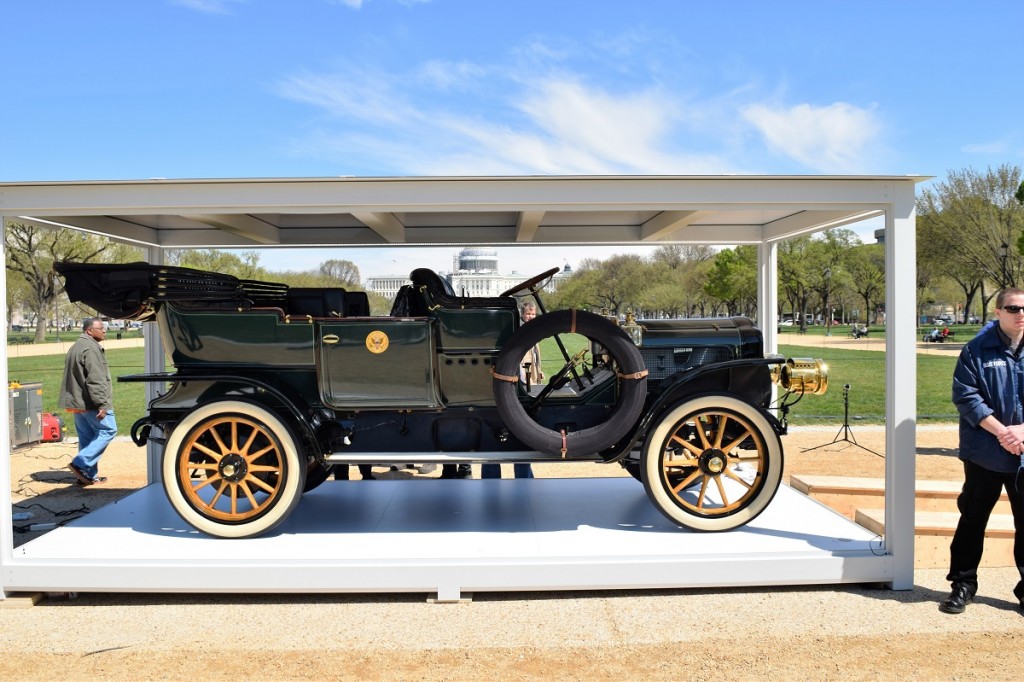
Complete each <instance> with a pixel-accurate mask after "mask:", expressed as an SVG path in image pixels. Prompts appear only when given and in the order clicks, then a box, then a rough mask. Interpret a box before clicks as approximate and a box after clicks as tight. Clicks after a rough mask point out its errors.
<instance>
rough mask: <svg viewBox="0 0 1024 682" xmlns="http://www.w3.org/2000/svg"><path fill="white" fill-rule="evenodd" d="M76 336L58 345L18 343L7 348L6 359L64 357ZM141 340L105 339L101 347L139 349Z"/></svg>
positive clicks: (141, 344) (108, 348)
mask: <svg viewBox="0 0 1024 682" xmlns="http://www.w3.org/2000/svg"><path fill="white" fill-rule="evenodd" d="M77 338H78V337H77V336H71V335H70V334H69V335H68V340H67V341H61V342H60V343H19V344H15V345H9V346H7V357H9V358H27V357H30V356H33V355H64V354H65V353H67V352H68V349H69V348H71V344H73V343H74V342H75V340H76V339H77ZM144 341H145V339H143V338H142V337H141V336H140V337H138V338H133V339H121V340H120V341H118V340H117V339H112V340H111V339H107V340H105V341H104V342H103V347H104V348H106V349H107V350H112V349H114V348H141V347H142V346H143V342H144Z"/></svg>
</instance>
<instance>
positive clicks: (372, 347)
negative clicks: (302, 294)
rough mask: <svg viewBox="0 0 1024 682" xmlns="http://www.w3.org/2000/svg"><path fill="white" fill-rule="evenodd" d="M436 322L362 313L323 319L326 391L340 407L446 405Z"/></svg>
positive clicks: (320, 352)
mask: <svg viewBox="0 0 1024 682" xmlns="http://www.w3.org/2000/svg"><path fill="white" fill-rule="evenodd" d="M432 325H433V322H432V320H430V319H428V318H373V319H367V318H359V319H353V320H346V319H338V321H336V322H335V321H323V322H319V323H318V326H319V329H318V332H317V339H316V344H317V371H318V372H319V377H320V382H319V383H320V397H321V399H322V400H323V402H324V404H325V405H329V406H331V407H336V408H350V409H374V408H425V407H440V406H441V401H440V399H439V397H438V396H439V394H438V390H437V380H436V377H437V367H436V365H437V354H436V352H435V342H434V334H433V329H432Z"/></svg>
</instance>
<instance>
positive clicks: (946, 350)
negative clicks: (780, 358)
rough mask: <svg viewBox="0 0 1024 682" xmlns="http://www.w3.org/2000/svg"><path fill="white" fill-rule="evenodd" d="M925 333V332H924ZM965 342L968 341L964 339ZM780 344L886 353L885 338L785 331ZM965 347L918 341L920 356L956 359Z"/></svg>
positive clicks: (780, 335)
mask: <svg viewBox="0 0 1024 682" xmlns="http://www.w3.org/2000/svg"><path fill="white" fill-rule="evenodd" d="M922 333H923V332H922ZM964 340H965V341H966V340H968V339H966V338H965V339H964ZM779 344H780V345H788V346H806V347H808V348H846V349H849V350H875V351H883V352H884V351H885V337H881V336H876V337H863V338H860V339H851V338H850V337H849V336H847V335H846V334H845V332H844V333H843V334H842V335H840V334H836V335H835V336H820V335H818V334H797V333H796V332H795V331H792V332H790V331H784V332H782V333H781V334H779ZM963 347H964V344H963V342H957V341H951V342H948V343H925V342H924V341H920V340H918V341H917V352H918V354H920V355H947V356H953V357H956V356H958V355H960V349H961V348H963Z"/></svg>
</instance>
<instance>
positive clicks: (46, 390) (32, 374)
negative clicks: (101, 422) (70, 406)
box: [7, 348, 146, 436]
mask: <svg viewBox="0 0 1024 682" xmlns="http://www.w3.org/2000/svg"><path fill="white" fill-rule="evenodd" d="M144 352H145V351H144V349H142V348H122V349H115V350H108V351H107V363H108V364H109V365H110V376H111V377H113V379H114V416H115V417H116V419H117V430H118V433H119V434H120V435H127V434H128V429H129V428H130V427H131V425H132V424H133V423H135V420H136V419H138V418H139V417H141V416H143V415H144V414H146V385H145V384H141V383H126V384H125V383H118V381H117V377H118V376H122V375H125V374H141V373H142V372H144V371H145V366H146V361H145V354H144ZM63 373H64V356H63V355H36V356H30V357H26V358H9V359H8V360H7V376H8V378H9V379H10V381H20V382H23V383H26V384H27V383H35V382H42V384H43V412H52V413H53V414H55V415H57V416H59V417H61V418H62V419H63V420H64V433H65V434H66V435H69V436H73V435H75V422H74V420H73V419H72V418H71V415H70V414H68V413H67V412H65V411H64V410H61V409H58V408H57V398H58V397H59V394H60V379H61V375H62V374H63Z"/></svg>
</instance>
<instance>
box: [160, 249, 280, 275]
mask: <svg viewBox="0 0 1024 682" xmlns="http://www.w3.org/2000/svg"><path fill="white" fill-rule="evenodd" d="M167 264H168V265H177V266H180V267H183V268H194V269H196V270H208V271H210V272H219V273H221V274H224V275H232V276H233V277H238V278H239V279H256V280H269V279H271V277H270V273H269V272H268V271H267V270H266V269H265V268H262V267H260V254H259V252H258V251H243V252H242V254H241V255H236V254H234V253H228V252H227V251H219V250H217V249H174V250H171V251H168V253H167Z"/></svg>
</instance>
